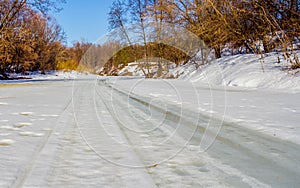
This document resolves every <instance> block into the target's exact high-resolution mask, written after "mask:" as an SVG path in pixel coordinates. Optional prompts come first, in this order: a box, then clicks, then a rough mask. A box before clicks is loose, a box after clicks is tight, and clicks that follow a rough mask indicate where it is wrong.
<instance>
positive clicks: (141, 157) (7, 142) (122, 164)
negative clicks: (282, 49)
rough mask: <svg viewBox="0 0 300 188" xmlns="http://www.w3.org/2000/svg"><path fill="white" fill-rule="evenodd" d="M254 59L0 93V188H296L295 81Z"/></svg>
mask: <svg viewBox="0 0 300 188" xmlns="http://www.w3.org/2000/svg"><path fill="white" fill-rule="evenodd" d="M255 58H256V57H254V56H251V55H243V56H242V55H237V56H234V57H225V58H223V59H221V60H219V61H215V62H213V63H212V64H210V65H207V66H206V67H204V68H203V69H201V70H195V71H194V70H192V67H186V70H185V72H182V71H183V70H184V69H183V68H181V69H180V70H179V69H178V70H176V71H177V72H176V71H175V70H174V71H175V72H176V73H183V74H182V75H181V79H178V80H159V79H156V80H152V79H141V78H131V77H122V78H116V77H96V76H93V75H86V74H79V73H76V72H73V73H61V74H60V75H57V74H56V75H57V76H56V75H54V77H53V78H50V77H47V78H45V79H44V80H47V81H43V80H42V78H41V77H40V76H37V75H36V77H35V79H34V80H26V81H20V80H19V81H14V83H5V84H0V174H1V178H0V187H299V185H300V180H299V178H298V177H299V176H300V162H299V158H300V136H299V135H300V125H299V122H300V105H299V102H298V100H299V97H300V89H299V88H300V87H299V76H298V75H297V74H299V73H296V74H294V75H291V74H287V72H286V71H283V70H280V67H278V66H277V65H276V64H275V63H274V62H273V61H275V57H273V56H270V57H266V58H265V63H264V69H265V72H264V73H263V72H262V69H261V66H260V63H259V62H257V61H255ZM188 70H189V72H190V74H187V71H188ZM68 74H69V76H68ZM274 75H275V76H274ZM74 77H76V78H78V79H75V80H74V81H73V80H72V79H73V78H74ZM54 78H55V79H54ZM57 78H59V79H57ZM15 83H18V84H15Z"/></svg>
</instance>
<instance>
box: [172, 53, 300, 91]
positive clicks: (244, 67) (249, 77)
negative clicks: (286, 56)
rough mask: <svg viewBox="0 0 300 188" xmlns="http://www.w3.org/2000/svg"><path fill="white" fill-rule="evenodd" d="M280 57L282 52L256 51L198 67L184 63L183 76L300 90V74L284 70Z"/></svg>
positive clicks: (218, 83)
mask: <svg viewBox="0 0 300 188" xmlns="http://www.w3.org/2000/svg"><path fill="white" fill-rule="evenodd" d="M299 55H300V53H299ZM277 61H278V55H277V54H275V53H273V54H268V55H267V56H266V57H265V58H264V59H260V58H259V57H258V56H257V55H253V54H244V55H235V56H230V57H223V58H220V59H217V60H214V61H212V62H211V63H210V64H208V65H205V66H203V67H200V68H199V69H198V70H191V68H189V67H184V68H182V72H184V73H182V75H181V76H180V78H181V79H185V80H190V81H191V82H194V83H195V82H204V83H208V84H209V85H223V86H232V87H246V88H265V89H267V88H269V89H281V90H285V91H292V92H300V76H299V75H297V74H291V73H289V72H288V71H287V70H283V66H282V65H281V64H278V63H277ZM177 71H178V72H179V71H180V70H177Z"/></svg>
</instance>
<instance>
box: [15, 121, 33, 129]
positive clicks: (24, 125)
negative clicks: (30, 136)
mask: <svg viewBox="0 0 300 188" xmlns="http://www.w3.org/2000/svg"><path fill="white" fill-rule="evenodd" d="M30 125H32V123H25V122H24V123H17V124H16V125H15V127H16V128H22V127H27V126H30Z"/></svg>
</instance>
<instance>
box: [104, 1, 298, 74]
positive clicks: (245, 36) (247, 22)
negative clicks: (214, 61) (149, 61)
mask: <svg viewBox="0 0 300 188" xmlns="http://www.w3.org/2000/svg"><path fill="white" fill-rule="evenodd" d="M149 22H156V23H158V24H164V23H169V24H173V25H174V27H175V28H176V27H184V28H186V29H187V30H189V31H191V32H193V33H194V34H195V35H197V36H198V37H199V38H200V39H201V40H202V41H204V42H205V44H206V45H207V46H208V47H209V48H210V49H212V50H213V51H214V53H215V58H220V57H221V56H222V50H223V49H225V48H226V49H231V50H232V51H236V50H240V51H241V52H243V53H256V54H264V53H269V52H272V51H280V52H283V54H284V57H285V59H286V60H287V61H288V62H289V63H290V65H291V67H292V68H299V67H300V62H299V58H298V57H297V55H296V53H295V50H297V49H299V42H300V38H299V37H300V1H299V0H115V1H114V3H113V5H112V7H111V11H110V13H109V23H110V27H111V29H115V28H121V30H123V31H124V32H125V33H126V32H127V31H126V27H125V26H126V25H127V24H129V25H130V24H136V23H137V24H138V25H139V29H140V33H142V34H145V33H147V32H146V31H145V25H146V24H147V23H149ZM125 38H126V39H127V41H128V43H130V39H129V37H128V36H126V34H125ZM142 38H143V36H142ZM144 39H146V38H145V37H144ZM146 43H147V41H146V40H144V51H145V55H146V56H147V55H148V52H147V50H148V49H147V45H146Z"/></svg>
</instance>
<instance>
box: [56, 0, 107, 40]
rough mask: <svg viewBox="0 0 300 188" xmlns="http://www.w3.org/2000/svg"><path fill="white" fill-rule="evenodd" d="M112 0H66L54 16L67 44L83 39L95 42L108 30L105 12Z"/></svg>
mask: <svg viewBox="0 0 300 188" xmlns="http://www.w3.org/2000/svg"><path fill="white" fill-rule="evenodd" d="M111 4H112V0H67V3H66V4H64V5H63V10H62V11H61V12H59V13H55V14H54V17H55V18H56V19H57V22H58V23H59V24H60V25H61V26H62V28H63V30H64V31H65V32H66V35H67V42H68V45H69V46H70V45H72V44H73V42H74V41H80V40H81V39H85V40H87V41H88V42H95V41H96V40H97V39H98V38H100V37H101V36H103V35H104V34H106V33H107V32H108V22H107V14H108V12H109V7H110V5H111Z"/></svg>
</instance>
